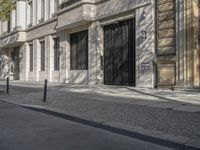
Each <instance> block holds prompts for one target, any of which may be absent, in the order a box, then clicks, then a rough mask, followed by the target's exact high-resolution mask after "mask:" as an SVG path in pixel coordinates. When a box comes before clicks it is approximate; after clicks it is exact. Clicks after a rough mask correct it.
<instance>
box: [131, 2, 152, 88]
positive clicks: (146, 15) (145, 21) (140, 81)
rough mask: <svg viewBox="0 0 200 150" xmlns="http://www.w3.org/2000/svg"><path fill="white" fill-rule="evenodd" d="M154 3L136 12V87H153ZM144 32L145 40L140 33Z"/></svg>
mask: <svg viewBox="0 0 200 150" xmlns="http://www.w3.org/2000/svg"><path fill="white" fill-rule="evenodd" d="M154 5H155V4H154V3H153V4H151V5H148V6H145V7H142V8H138V9H137V10H136V16H135V18H136V86H137V87H153V86H154V66H153V59H154V56H155V22H154V20H155V12H154ZM143 32H144V33H145V32H146V38H144V37H142V36H144V35H142V33H143Z"/></svg>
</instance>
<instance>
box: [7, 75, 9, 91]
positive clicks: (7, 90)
mask: <svg viewBox="0 0 200 150" xmlns="http://www.w3.org/2000/svg"><path fill="white" fill-rule="evenodd" d="M6 93H7V94H9V77H7V82H6Z"/></svg>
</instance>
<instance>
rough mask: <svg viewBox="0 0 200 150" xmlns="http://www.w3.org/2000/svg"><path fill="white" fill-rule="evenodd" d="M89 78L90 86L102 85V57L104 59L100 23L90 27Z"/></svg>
mask: <svg viewBox="0 0 200 150" xmlns="http://www.w3.org/2000/svg"><path fill="white" fill-rule="evenodd" d="M88 42H89V52H88V66H89V67H88V69H89V70H88V74H89V75H88V76H89V77H88V78H89V84H100V83H102V80H103V78H102V77H103V75H101V57H103V55H102V54H103V29H102V26H101V25H100V23H99V22H98V21H97V22H94V23H92V24H91V25H90V26H89V40H88Z"/></svg>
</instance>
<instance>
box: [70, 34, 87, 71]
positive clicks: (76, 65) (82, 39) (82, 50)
mask: <svg viewBox="0 0 200 150" xmlns="http://www.w3.org/2000/svg"><path fill="white" fill-rule="evenodd" d="M70 40H71V69H72V70H86V69H88V30H85V31H81V32H77V33H73V34H71V36H70Z"/></svg>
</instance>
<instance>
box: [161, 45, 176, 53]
mask: <svg viewBox="0 0 200 150" xmlns="http://www.w3.org/2000/svg"><path fill="white" fill-rule="evenodd" d="M169 54H176V49H175V47H161V48H158V55H169Z"/></svg>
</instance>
